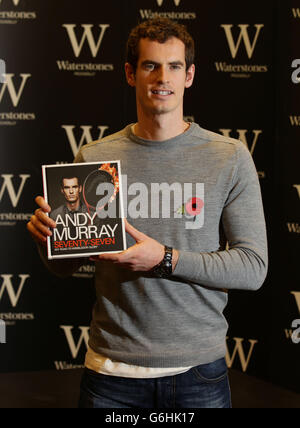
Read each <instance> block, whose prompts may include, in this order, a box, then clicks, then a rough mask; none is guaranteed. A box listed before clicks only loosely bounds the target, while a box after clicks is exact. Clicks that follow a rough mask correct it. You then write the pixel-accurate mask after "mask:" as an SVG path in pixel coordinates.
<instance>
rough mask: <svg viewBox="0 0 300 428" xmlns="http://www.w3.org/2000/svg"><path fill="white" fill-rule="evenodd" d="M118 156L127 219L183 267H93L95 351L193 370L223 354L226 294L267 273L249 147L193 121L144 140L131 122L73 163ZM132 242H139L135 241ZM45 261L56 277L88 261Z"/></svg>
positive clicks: (257, 283)
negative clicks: (193, 202)
mask: <svg viewBox="0 0 300 428" xmlns="http://www.w3.org/2000/svg"><path fill="white" fill-rule="evenodd" d="M114 160H121V168H122V176H123V186H124V187H123V193H124V196H125V205H126V206H125V210H126V212H127V215H128V221H129V222H130V223H131V224H132V225H133V226H134V227H135V228H137V229H138V230H140V231H141V232H143V233H145V234H147V235H149V236H150V237H152V238H154V239H156V240H158V241H159V242H160V243H162V244H164V245H169V246H171V247H173V248H176V249H178V250H179V261H178V264H177V267H176V269H175V272H174V274H173V276H172V277H171V278H169V279H157V278H154V277H152V276H151V275H150V274H143V273H132V272H130V271H127V270H125V269H123V268H118V267H116V266H115V265H113V266H110V265H107V264H105V265H104V264H102V263H101V262H100V263H96V278H95V282H96V293H97V302H96V304H95V306H94V310H93V319H92V324H91V332H90V343H89V345H90V347H91V348H92V349H93V350H94V351H95V352H98V353H99V354H101V355H104V356H107V357H109V358H110V359H112V360H115V361H119V362H125V363H127V364H133V365H138V366H144V367H161V368H164V367H185V366H186V367H187V366H196V365H199V364H206V363H209V362H212V361H215V360H217V359H219V358H222V357H224V356H225V352H226V334H227V329H228V324H227V322H226V320H225V317H224V315H223V311H224V309H225V307H226V304H227V301H228V300H227V299H228V291H227V290H231V289H239V290H258V289H259V288H260V287H261V286H262V284H263V282H264V280H265V278H266V274H267V265H268V254H267V238H266V226H265V219H264V212H263V204H262V199H261V192H260V185H259V180H258V175H257V172H256V169H255V166H254V163H253V160H252V157H251V155H250V153H249V151H248V149H247V148H246V147H245V145H244V144H243V143H242V142H240V141H238V140H234V139H230V138H225V137H223V136H221V135H218V134H215V133H212V132H209V131H206V130H204V129H202V128H200V127H199V126H198V125H197V124H195V123H193V124H192V125H191V127H190V129H189V130H188V131H187V132H185V133H184V134H182V135H179V136H177V137H175V138H172V139H170V140H167V141H163V142H161V141H160V142H157V141H148V140H143V139H141V138H138V137H136V136H135V135H133V134H132V132H131V125H129V126H127V127H126V128H125V129H124V130H122V131H120V132H118V133H116V134H114V135H110V136H108V137H106V138H104V139H102V140H100V141H96V142H94V143H91V144H88V145H86V146H84V147H83V148H82V149H81V151H80V152H79V154H78V156H77V157H76V159H75V162H96V161H114ZM136 183H139V184H136ZM162 183H164V185H163V186H165V187H164V188H165V189H166V188H167V189H168V187H166V184H167V185H169V186H171V185H172V187H169V189H173V190H174V189H177V193H176V192H169V195H170V198H169V199H170V200H168V198H167V197H166V194H165V195H164V197H165V199H163V200H164V204H163V205H162V206H160V207H157V203H156V205H155V201H156V202H157V201H158V200H159V198H158V196H159V195H162V193H159V190H162V189H163V187H161V188H159V185H161V184H162ZM174 183H176V185H174ZM188 183H190V184H188ZM184 184H185V186H186V187H184ZM191 186H192V187H191ZM191 188H192V190H193V191H192V193H190V192H188V191H186V192H185V191H184V190H185V189H186V190H187V189H191ZM180 189H182V195H183V196H182V203H179V202H180V198H178V195H179V193H180ZM146 190H147V192H146ZM142 192H143V193H142ZM126 193H127V194H126ZM128 193H129V194H130V195H128ZM145 195H147V196H145ZM179 196H180V195H179ZM191 196H192V197H198V198H201V200H202V201H203V202H204V208H203V209H202V211H201V213H200V214H199V215H197V216H195V217H193V216H189V215H188V213H187V212H186V210H185V209H184V207H185V208H186V209H188V208H187V205H186V202H188V201H189V200H190V199H191ZM139 202H140V203H139ZM166 202H167V203H166ZM151 204H152V205H151ZM142 205H143V206H142ZM132 213H133V214H134V215H133V214H132ZM130 214H132V215H133V217H134V218H132V217H131V216H130ZM127 243H128V246H131V245H133V244H134V243H135V242H134V241H133V240H132V238H131V237H128V240H127ZM43 258H44V261H45V263H46V264H47V266H48V268H49V269H50V270H52V271H53V272H54V273H56V274H57V275H61V274H64V275H67V274H69V273H71V272H73V271H74V270H75V269H77V268H78V267H79V264H80V262H81V261H78V262H77V263H76V262H74V261H70V260H68V261H55V262H49V261H46V260H45V257H43Z"/></svg>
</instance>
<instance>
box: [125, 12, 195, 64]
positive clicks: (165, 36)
mask: <svg viewBox="0 0 300 428" xmlns="http://www.w3.org/2000/svg"><path fill="white" fill-rule="evenodd" d="M172 37H176V38H177V39H179V40H181V41H182V42H183V43H184V45H185V62H186V68H187V70H188V69H189V68H190V66H191V65H192V64H194V59H195V42H194V40H193V38H192V36H191V35H190V34H189V33H188V31H187V29H186V26H185V25H182V24H178V23H177V22H175V21H172V20H170V19H168V18H155V19H150V20H148V21H145V22H143V23H141V24H139V25H138V26H136V27H135V28H133V29H132V31H131V33H130V35H129V38H128V41H127V49H126V61H127V62H128V63H129V64H131V65H132V67H133V69H134V72H136V69H137V63H138V59H139V42H140V40H141V39H150V40H153V41H157V42H159V43H165V42H166V41H168V40H169V39H171V38H172Z"/></svg>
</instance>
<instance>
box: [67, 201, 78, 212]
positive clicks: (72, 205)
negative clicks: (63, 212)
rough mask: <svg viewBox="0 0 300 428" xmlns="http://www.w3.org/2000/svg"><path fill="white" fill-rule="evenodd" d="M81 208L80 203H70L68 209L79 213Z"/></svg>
mask: <svg viewBox="0 0 300 428" xmlns="http://www.w3.org/2000/svg"><path fill="white" fill-rule="evenodd" d="M79 206H80V203H79V201H77V202H74V203H69V202H68V203H67V207H68V209H69V211H77V210H78V208H79Z"/></svg>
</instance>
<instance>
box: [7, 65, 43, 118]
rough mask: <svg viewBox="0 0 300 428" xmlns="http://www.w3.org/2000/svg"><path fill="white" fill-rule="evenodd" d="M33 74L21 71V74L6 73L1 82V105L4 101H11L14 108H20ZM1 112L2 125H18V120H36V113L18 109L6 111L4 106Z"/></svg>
mask: <svg viewBox="0 0 300 428" xmlns="http://www.w3.org/2000/svg"><path fill="white" fill-rule="evenodd" d="M31 77H32V75H31V74H27V73H21V74H19V75H16V74H11V73H6V74H5V82H4V83H0V106H1V104H2V103H3V104H4V103H5V102H6V103H7V102H8V103H9V104H11V106H12V107H13V108H15V109H16V108H18V107H19V104H20V102H21V99H22V97H23V96H24V93H26V88H27V85H28V82H29V79H30V78H31ZM1 107H2V108H1V112H0V125H2V126H3V125H16V123H17V121H29V120H35V114H34V113H25V112H17V111H8V112H5V111H3V110H4V107H3V106H1Z"/></svg>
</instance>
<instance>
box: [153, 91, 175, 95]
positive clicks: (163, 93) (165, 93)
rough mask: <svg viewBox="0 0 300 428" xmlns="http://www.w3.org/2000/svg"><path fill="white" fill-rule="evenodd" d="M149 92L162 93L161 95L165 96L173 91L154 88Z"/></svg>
mask: <svg viewBox="0 0 300 428" xmlns="http://www.w3.org/2000/svg"><path fill="white" fill-rule="evenodd" d="M151 92H152V94H154V95H162V96H167V95H172V94H174V92H173V91H166V90H156V89H154V90H152V91H151Z"/></svg>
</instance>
